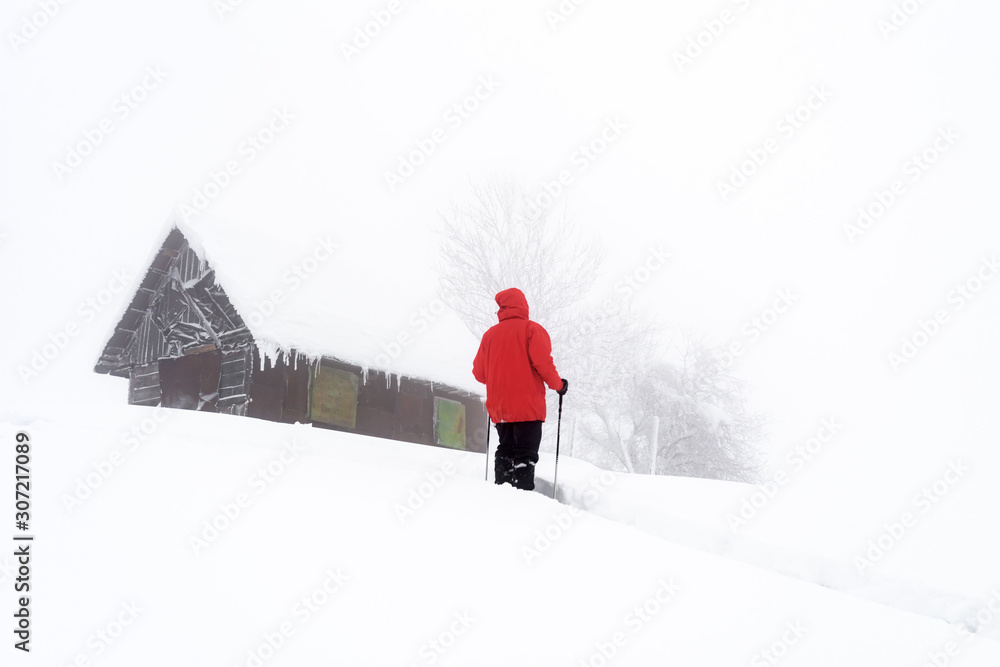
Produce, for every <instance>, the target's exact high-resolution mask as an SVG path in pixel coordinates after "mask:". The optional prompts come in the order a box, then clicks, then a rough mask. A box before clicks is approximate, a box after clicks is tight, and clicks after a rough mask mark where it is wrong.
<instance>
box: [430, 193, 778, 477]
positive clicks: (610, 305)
mask: <svg viewBox="0 0 1000 667" xmlns="http://www.w3.org/2000/svg"><path fill="white" fill-rule="evenodd" d="M442 218H443V226H442V243H441V263H440V265H439V271H440V281H441V292H442V298H443V299H444V300H445V301H446V302H447V303H448V304H449V305H450V306H451V307H452V308H453V309H454V310H455V312H456V313H457V314H458V315H459V317H460V318H461V319H462V320H463V321H464V322H465V323H466V325H467V326H468V327H469V329H470V330H471V331H472V332H473V333H475V334H476V335H481V334H482V333H483V332H484V331H485V330H486V329H487V328H489V327H490V326H492V325H493V324H495V323H496V317H495V314H494V313H495V310H494V308H493V305H494V301H493V298H494V296H495V295H496V293H497V292H499V291H501V290H503V289H506V288H508V287H519V288H520V289H521V290H522V291H523V292H524V293H525V296H526V297H527V299H528V303H529V305H530V308H531V317H532V319H534V320H536V321H539V322H541V323H542V324H543V325H544V326H545V327H546V329H548V331H549V333H550V334H551V336H552V342H553V350H554V356H555V357H556V360H557V364H558V367H559V369H560V372H561V373H562V374H563V375H564V377H567V378H570V381H571V383H572V389H571V391H572V394H573V399H572V400H573V408H574V411H575V413H576V416H575V422H576V425H578V427H579V429H578V433H579V435H581V436H582V437H581V438H580V442H578V443H576V447H575V449H576V452H577V455H578V456H582V457H584V458H587V459H590V460H591V461H593V462H594V463H597V464H599V465H603V466H606V467H616V468H619V469H622V470H626V471H628V472H645V471H653V472H655V473H658V474H675V475H688V476H698V477H711V478H716V479H732V480H741V481H751V480H752V479H754V478H755V477H756V475H757V474H758V473H757V471H758V468H759V464H758V463H757V457H756V450H755V449H754V444H755V443H756V442H757V441H758V440H759V438H760V436H761V433H762V431H761V424H760V420H759V418H757V417H754V416H751V415H748V414H747V413H746V411H745V406H744V398H743V392H742V388H741V387H740V385H739V383H738V382H736V380H735V378H733V377H732V376H731V375H729V374H728V373H727V372H726V369H725V368H724V367H723V366H722V365H721V364H720V363H719V362H718V361H717V357H716V356H715V355H713V354H712V352H711V350H710V349H709V348H708V347H707V346H705V345H704V344H703V343H702V342H701V341H700V340H697V339H696V338H694V337H693V336H691V335H687V334H685V335H684V336H683V337H682V341H681V348H680V352H681V359H680V362H679V363H677V364H671V363H666V362H664V361H662V359H663V357H664V354H665V349H663V347H664V346H665V344H666V342H667V341H664V340H663V339H664V338H666V336H665V333H664V332H665V327H663V326H662V325H659V324H656V323H653V322H651V321H649V320H648V319H647V318H645V317H643V316H640V315H639V314H636V313H634V312H632V310H631V307H630V303H628V302H626V301H623V300H622V299H620V298H618V297H617V295H612V296H609V297H608V298H606V299H604V300H603V301H600V302H598V303H596V304H593V303H591V304H589V305H586V304H587V302H586V301H585V299H586V297H587V296H588V295H589V293H590V292H591V291H592V288H593V286H594V283H595V281H596V278H597V276H598V270H599V268H600V266H601V264H602V262H603V260H604V254H603V252H602V251H601V250H600V248H599V246H597V245H596V244H595V243H593V242H587V241H585V240H583V239H582V238H581V237H580V235H579V233H578V232H577V231H575V230H574V229H573V228H572V227H571V225H570V221H569V220H568V219H567V217H566V216H565V215H561V216H558V217H556V216H555V215H553V214H552V212H551V211H548V210H539V209H538V208H537V207H534V206H532V205H531V203H530V201H529V199H528V197H527V196H526V195H525V193H524V191H523V189H522V188H521V187H520V186H519V185H517V184H516V183H515V182H513V181H511V180H501V179H494V180H493V181H490V182H489V183H487V184H486V185H483V186H479V187H474V191H473V198H472V201H471V202H470V203H468V204H466V205H461V206H459V205H456V206H454V207H453V208H452V210H451V211H450V213H448V214H446V215H443V216H442ZM548 398H549V401H550V402H551V403H550V405H549V411H550V413H552V412H554V410H555V401H556V399H555V397H554V396H553V395H552V394H548ZM546 441H547V442H548V443H551V442H552V441H553V432H552V430H551V429H549V430H548V431H547V432H546Z"/></svg>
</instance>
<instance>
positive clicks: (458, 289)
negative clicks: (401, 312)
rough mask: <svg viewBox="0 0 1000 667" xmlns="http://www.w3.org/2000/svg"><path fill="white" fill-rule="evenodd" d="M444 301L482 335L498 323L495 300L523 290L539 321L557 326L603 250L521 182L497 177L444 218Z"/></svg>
mask: <svg viewBox="0 0 1000 667" xmlns="http://www.w3.org/2000/svg"><path fill="white" fill-rule="evenodd" d="M442 220H443V226H442V229H441V238H442V243H441V257H442V258H443V260H444V261H443V262H442V263H441V264H439V266H438V271H439V276H440V284H441V293H442V298H444V300H445V301H446V302H447V303H448V305H449V306H451V308H452V309H453V310H454V311H455V312H456V313H457V314H458V316H459V317H460V318H461V319H462V321H463V322H465V324H466V326H467V327H469V330H470V331H472V332H473V333H475V334H476V335H481V334H482V333H483V332H484V331H486V329H488V328H489V327H490V326H492V325H494V324H496V317H495V316H494V314H493V313H494V312H495V311H493V310H492V309H491V305H492V304H493V297H494V296H495V295H496V293H497V292H499V291H501V290H503V289H506V288H508V287H518V288H520V289H521V291H522V292H524V295H525V297H527V299H528V304H529V306H530V308H531V316H532V319H534V320H537V321H539V322H543V323H544V324H545V326H546V328H549V329H550V330H551V329H557V328H558V326H559V324H560V323H561V322H563V321H564V320H565V319H567V318H569V317H570V314H569V312H568V311H571V310H572V309H573V308H574V307H575V306H577V305H578V304H579V302H580V301H581V300H582V298H583V296H584V295H585V294H586V293H587V292H588V291H589V290H590V289H591V287H592V286H593V284H594V280H595V279H596V278H597V269H598V267H599V266H600V264H601V262H602V261H603V253H602V252H601V251H600V250H599V249H598V248H597V247H596V246H595V245H594V244H593V243H592V242H584V241H583V240H581V238H580V235H579V233H578V232H576V231H575V230H574V228H573V227H572V225H571V223H570V221H569V220H568V219H567V217H566V216H565V214H563V215H561V216H558V217H557V216H556V215H555V214H554V213H553V212H551V211H549V210H543V209H538V208H537V207H535V206H533V205H531V203H530V201H529V199H528V196H527V195H526V194H525V192H524V190H523V189H522V188H521V186H520V185H519V184H517V183H516V182H515V181H513V180H511V179H499V178H497V179H494V180H492V181H490V182H488V183H487V184H485V185H482V186H476V187H474V188H473V199H472V201H471V202H470V203H468V204H464V205H457V204H456V205H455V206H453V207H452V209H451V211H450V212H449V213H447V214H445V215H443V216H442Z"/></svg>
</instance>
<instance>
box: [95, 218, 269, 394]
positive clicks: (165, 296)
mask: <svg viewBox="0 0 1000 667" xmlns="http://www.w3.org/2000/svg"><path fill="white" fill-rule="evenodd" d="M250 342H252V337H251V335H250V332H249V330H248V329H247V327H246V324H245V323H244V322H243V319H242V318H241V317H240V316H239V314H238V313H237V312H236V309H235V308H234V307H233V305H232V303H231V302H230V300H229V297H228V296H226V293H225V290H223V289H222V287H221V286H220V285H218V284H217V283H216V282H215V272H214V270H213V269H212V268H211V267H210V266H209V265H208V262H206V261H205V260H203V259H202V258H200V257H199V256H198V253H197V252H195V250H194V249H193V248H192V247H191V244H190V243H189V242H188V240H187V238H185V236H184V234H183V233H182V232H181V231H180V230H179V229H177V228H176V227H174V228H173V229H172V230H171V231H170V233H169V234H168V235H167V238H166V239H165V240H164V242H163V245H162V246H161V247H160V250H159V252H157V254H156V255H155V257H154V259H153V262H152V264H151V265H150V267H149V269H148V270H147V271H146V275H145V277H144V278H143V280H142V283H141V284H140V285H139V288H138V289H137V290H136V293H135V296H134V297H133V298H132V302H131V303H130V304H129V307H128V309H127V310H126V311H125V314H124V315H123V316H122V319H121V321H120V322H119V323H118V325H117V326H116V327H115V330H114V333H113V334H112V336H111V338H110V339H109V340H108V343H107V345H105V348H104V352H103V353H102V354H101V358H100V360H99V361H98V362H97V366H95V368H94V370H95V371H97V372H98V373H110V374H111V375H118V376H122V377H128V375H129V368H131V367H136V366H143V365H146V364H150V363H153V362H155V361H157V360H158V359H161V358H165V357H178V356H181V355H184V354H190V353H192V352H194V351H201V350H209V349H219V350H222V351H224V352H228V351H232V350H235V349H238V348H242V347H246V346H247V345H248V344H249V343H250Z"/></svg>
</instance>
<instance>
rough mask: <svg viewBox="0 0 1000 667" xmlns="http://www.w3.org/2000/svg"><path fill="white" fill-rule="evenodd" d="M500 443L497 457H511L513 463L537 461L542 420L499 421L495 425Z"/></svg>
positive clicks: (533, 463)
mask: <svg viewBox="0 0 1000 667" xmlns="http://www.w3.org/2000/svg"><path fill="white" fill-rule="evenodd" d="M496 427H497V435H498V436H500V444H499V445H498V446H497V457H498V458H508V459H513V460H514V463H530V464H531V465H532V466H534V465H535V464H536V463H538V446H539V445H540V444H541V442H542V422H541V421H533V422H500V423H499V424H497V425H496Z"/></svg>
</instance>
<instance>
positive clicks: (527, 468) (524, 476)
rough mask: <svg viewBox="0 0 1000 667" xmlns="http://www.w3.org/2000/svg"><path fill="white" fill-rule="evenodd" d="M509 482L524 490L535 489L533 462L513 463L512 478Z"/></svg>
mask: <svg viewBox="0 0 1000 667" xmlns="http://www.w3.org/2000/svg"><path fill="white" fill-rule="evenodd" d="M511 483H512V484H513V485H514V488H516V489H522V490H524V491H534V490H535V464H534V463H530V462H519V463H515V464H514V471H513V479H512V480H511Z"/></svg>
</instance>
